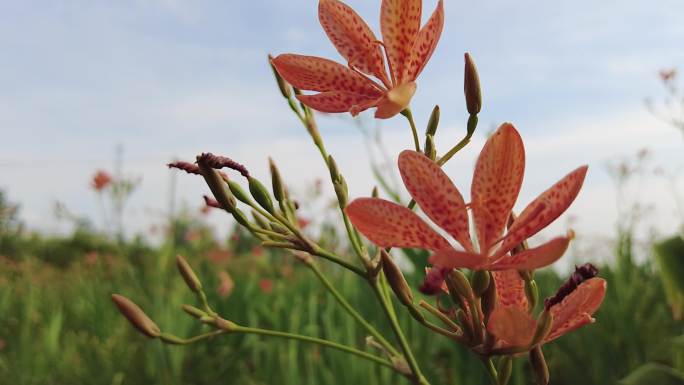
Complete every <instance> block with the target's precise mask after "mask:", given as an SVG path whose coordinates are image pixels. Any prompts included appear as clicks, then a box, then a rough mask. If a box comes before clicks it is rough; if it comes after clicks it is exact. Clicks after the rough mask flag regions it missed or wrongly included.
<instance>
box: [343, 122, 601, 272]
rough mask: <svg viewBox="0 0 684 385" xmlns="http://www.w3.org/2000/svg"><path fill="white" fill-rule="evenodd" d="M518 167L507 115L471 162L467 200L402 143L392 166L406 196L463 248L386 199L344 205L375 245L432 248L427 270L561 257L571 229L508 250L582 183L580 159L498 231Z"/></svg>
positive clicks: (518, 151)
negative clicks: (402, 148) (396, 168)
mask: <svg viewBox="0 0 684 385" xmlns="http://www.w3.org/2000/svg"><path fill="white" fill-rule="evenodd" d="M524 169H525V150H524V147H523V142H522V139H521V138H520V135H519V134H518V131H516V129H515V128H514V127H513V125H511V124H510V123H504V124H502V125H501V126H500V127H499V128H498V129H497V130H496V132H494V134H493V135H492V136H491V137H490V138H489V139H488V140H487V142H486V144H485V145H484V148H483V149H482V152H481V153H480V155H479V157H478V160H477V164H476V166H475V172H474V175H473V181H472V186H471V202H470V203H469V204H468V205H466V203H465V202H464V200H463V197H462V196H461V193H460V192H459V191H458V189H457V188H456V187H455V186H454V184H453V183H452V182H451V180H450V179H449V177H448V176H447V175H446V174H445V173H444V171H442V169H441V168H440V167H439V166H438V165H437V164H436V163H434V162H433V161H431V160H430V159H429V158H427V157H426V156H425V155H423V154H421V153H418V152H415V151H409V150H406V151H404V152H402V153H401V154H400V155H399V170H400V172H401V176H402V179H403V181H404V185H405V186H406V188H407V189H408V191H409V193H410V194H411V196H412V197H413V199H414V200H415V201H416V202H417V203H418V205H419V206H420V207H421V209H422V210H423V212H424V213H425V214H426V215H427V217H428V218H430V219H431V220H432V221H433V222H434V223H435V224H436V225H438V226H439V227H441V228H442V229H443V230H444V231H445V232H446V233H448V234H449V235H451V236H452V237H453V238H454V239H455V240H456V241H457V242H458V243H459V244H460V245H461V246H462V247H463V249H464V250H457V249H455V248H454V247H453V246H452V245H451V244H450V243H449V242H448V241H447V240H446V239H445V238H444V237H442V236H441V235H440V234H438V233H437V232H436V231H435V230H433V229H432V228H431V227H430V226H429V225H428V224H427V223H426V222H425V221H423V220H422V219H421V218H420V217H419V216H418V215H417V214H415V213H414V212H413V211H411V210H409V209H408V208H406V207H404V206H401V205H398V204H396V203H393V202H389V201H386V200H383V199H378V198H359V199H356V200H354V201H353V202H351V203H350V204H349V206H347V208H346V212H347V214H348V215H349V218H350V219H351V221H352V223H353V224H354V226H356V228H357V229H358V230H359V231H360V232H361V233H362V234H363V235H365V236H366V237H367V238H368V239H369V240H371V241H372V242H373V243H375V244H376V245H378V246H380V247H404V248H422V249H427V250H431V251H433V252H434V253H433V255H432V256H431V257H430V262H431V263H432V264H433V265H434V266H436V267H439V268H438V269H432V270H431V272H434V274H442V273H443V269H451V268H469V269H474V270H495V271H498V270H510V269H513V270H534V269H537V268H540V267H544V266H547V265H550V264H551V263H553V262H555V261H556V260H557V259H558V258H560V257H561V256H562V255H563V253H564V252H565V250H566V249H567V247H568V244H569V242H570V240H571V239H572V237H573V234H572V232H569V233H568V234H567V235H566V236H561V237H557V238H554V239H552V240H550V241H549V242H546V243H544V244H542V245H540V246H538V247H536V248H531V249H528V250H525V251H522V252H520V253H517V254H515V255H511V254H510V253H509V252H510V251H511V250H512V249H513V248H515V247H516V246H517V245H518V244H520V243H521V242H522V241H524V240H526V239H527V238H529V237H531V236H533V235H534V234H536V233H537V232H539V231H540V230H542V229H543V228H545V227H546V226H548V225H549V224H550V223H551V222H553V221H554V220H555V219H556V218H558V216H560V215H561V214H562V213H563V212H564V211H565V210H566V209H567V208H568V207H569V206H570V204H571V203H572V201H573V200H574V199H575V197H576V196H577V194H578V193H579V190H580V188H581V186H582V183H583V181H584V177H585V175H586V172H587V166H581V167H579V168H577V169H576V170H574V171H572V172H570V173H569V174H568V175H566V176H565V177H563V178H562V179H561V180H560V181H558V182H557V183H556V184H554V185H553V186H551V188H549V189H548V190H546V191H545V192H543V193H542V194H541V195H539V196H538V197H537V198H536V199H535V200H533V201H532V203H530V204H529V205H528V206H527V207H526V208H525V209H524V210H523V211H522V212H521V213H520V215H519V216H518V217H517V218H516V220H515V221H514V222H513V223H512V224H511V226H510V228H509V229H508V232H507V233H506V234H505V235H504V229H505V227H506V223H507V221H508V218H509V217H510V215H511V210H512V209H513V205H514V204H515V201H516V199H517V197H518V193H519V191H520V186H521V184H522V180H523V173H524ZM468 208H470V211H471V212H472V217H473V223H474V227H475V229H474V230H475V233H476V234H477V240H478V245H479V247H478V250H476V249H475V246H474V244H473V242H472V240H471V237H470V228H469V219H468V211H467V210H468Z"/></svg>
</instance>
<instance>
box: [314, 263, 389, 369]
mask: <svg viewBox="0 0 684 385" xmlns="http://www.w3.org/2000/svg"><path fill="white" fill-rule="evenodd" d="M306 265H307V266H308V267H309V268H310V269H311V270H312V271H313V272H314V274H316V276H317V277H318V279H319V280H320V281H321V282H322V283H323V286H325V287H326V288H327V289H328V291H329V292H330V294H332V295H333V297H335V299H336V300H337V302H338V303H339V304H340V305H341V306H342V308H344V310H346V311H347V313H349V315H351V316H352V317H353V318H354V319H355V320H356V321H357V322H359V323H360V324H361V325H362V326H363V327H364V328H365V329H366V331H368V333H370V334H371V335H372V336H373V337H375V339H376V340H377V341H378V343H380V344H381V345H382V346H383V347H384V348H385V349H386V350H387V351H388V352H389V353H390V354H391V355H393V356H397V355H399V352H398V351H397V349H395V348H394V346H392V344H390V343H389V342H388V341H387V340H386V339H385V337H383V336H382V334H380V332H378V330H377V329H375V328H374V327H373V325H371V324H370V323H368V321H366V320H365V319H364V318H363V316H361V314H359V313H358V312H357V311H356V310H355V309H354V307H352V306H351V305H350V304H349V302H347V300H346V299H344V297H342V295H341V294H340V292H339V291H337V289H336V288H335V286H333V284H332V283H331V282H330V281H329V280H328V278H327V277H326V276H325V275H324V274H323V272H322V271H321V269H319V268H318V266H317V265H316V264H315V263H314V262H313V261H310V262H306Z"/></svg>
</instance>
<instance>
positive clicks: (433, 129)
mask: <svg viewBox="0 0 684 385" xmlns="http://www.w3.org/2000/svg"><path fill="white" fill-rule="evenodd" d="M439 114H440V112H439V106H435V108H433V109H432V113H431V114H430V120H428V125H427V130H425V135H432V136H435V133H437V126H439Z"/></svg>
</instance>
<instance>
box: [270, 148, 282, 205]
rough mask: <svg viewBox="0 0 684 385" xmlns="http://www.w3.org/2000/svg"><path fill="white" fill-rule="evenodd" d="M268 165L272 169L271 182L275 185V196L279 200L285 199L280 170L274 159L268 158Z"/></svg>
mask: <svg viewBox="0 0 684 385" xmlns="http://www.w3.org/2000/svg"><path fill="white" fill-rule="evenodd" d="M268 165H269V168H270V170H271V184H272V185H273V197H275V199H276V200H277V201H278V202H281V201H282V200H283V199H285V188H284V187H283V181H282V179H281V178H280V172H279V171H278V168H277V167H276V165H275V163H274V162H273V159H271V158H268Z"/></svg>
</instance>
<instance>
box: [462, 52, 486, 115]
mask: <svg viewBox="0 0 684 385" xmlns="http://www.w3.org/2000/svg"><path fill="white" fill-rule="evenodd" d="M463 90H464V92H465V98H466V107H467V108H468V112H469V113H470V114H471V115H477V114H478V113H479V112H480V109H481V108H482V91H481V90H480V76H479V75H478V74H477V68H476V67H475V63H474V62H473V58H472V57H471V56H470V54H469V53H467V52H466V54H465V76H464V81H463Z"/></svg>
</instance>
